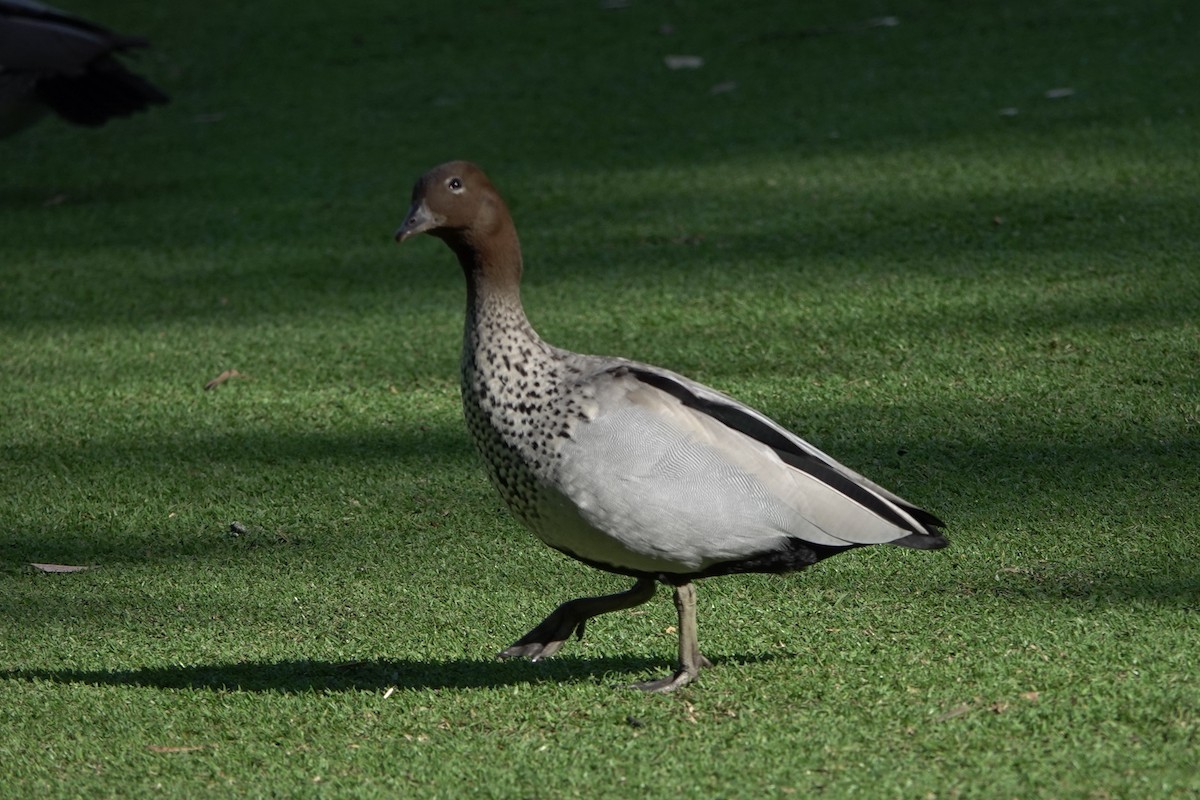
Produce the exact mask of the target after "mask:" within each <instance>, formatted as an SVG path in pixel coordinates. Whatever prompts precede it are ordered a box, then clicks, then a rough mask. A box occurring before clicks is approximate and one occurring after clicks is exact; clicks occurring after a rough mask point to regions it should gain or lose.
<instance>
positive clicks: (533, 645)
mask: <svg viewBox="0 0 1200 800" xmlns="http://www.w3.org/2000/svg"><path fill="white" fill-rule="evenodd" d="M653 596H654V581H653V580H652V579H650V578H638V580H637V583H635V584H634V585H633V588H631V589H629V590H628V591H625V592H617V593H616V594H606V595H603V596H601V597H580V598H579V599H578V600H571V601H569V602H566V603H563V604H562V605H561V606H559V607H558V608H556V609H554V611H553V612H552V613H551V614H550V616H548V617H546V618H545V619H544V620H542V621H541V623H540V624H539V625H538V626H537V627H536V628H534V629H533V630H531V631H530V632H529V633H527V634H525V635H524V636H522V637H521V638H520V639H517V641H515V642H513V643H512V644H511V645H510V646H509V647H508V648H507V649H505V650H502V651H501V652H499V653H497V654H496V655H497V657H498V658H528V659H529V660H531V661H537V660H538V659H542V658H549V657H550V656H552V655H554V654H555V653H557V652H558V649H559V648H560V647H562V646H563V643H564V642H565V641H567V639H570V638H571V634H572V633H574V634H576V635H577V636H579V638H581V639H582V638H583V628H584V626H585V625H586V624H587V621H588V620H589V619H591V618H592V617H595V616H598V615H600V614H607V613H608V612H610V611H621V610H622V609H626V608H633V607H634V606H640V605H641V604H642V603H645V602H646V601H647V600H649V599H650V598H651V597H653ZM693 617H694V614H693Z"/></svg>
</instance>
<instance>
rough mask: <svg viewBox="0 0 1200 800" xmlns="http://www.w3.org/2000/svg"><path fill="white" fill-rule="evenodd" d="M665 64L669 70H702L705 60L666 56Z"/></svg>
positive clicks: (698, 57) (692, 57) (695, 57)
mask: <svg viewBox="0 0 1200 800" xmlns="http://www.w3.org/2000/svg"><path fill="white" fill-rule="evenodd" d="M663 63H664V64H666V65H667V69H700V68H701V67H703V66H704V59H703V58H701V57H700V56H664V57H663Z"/></svg>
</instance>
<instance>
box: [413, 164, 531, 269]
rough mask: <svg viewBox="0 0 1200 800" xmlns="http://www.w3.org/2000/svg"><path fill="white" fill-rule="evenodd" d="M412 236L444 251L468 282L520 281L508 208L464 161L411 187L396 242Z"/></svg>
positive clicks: (481, 175)
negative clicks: (433, 241)
mask: <svg viewBox="0 0 1200 800" xmlns="http://www.w3.org/2000/svg"><path fill="white" fill-rule="evenodd" d="M418 233H428V234H430V235H431V236H436V237H437V238H439V239H441V240H442V241H444V242H445V243H446V244H447V245H449V246H450V249H452V250H453V251H454V252H455V254H456V255H457V256H458V260H459V262H460V263H461V264H462V265H463V268H464V269H465V270H466V271H467V273H468V277H480V276H481V275H486V276H487V277H491V278H501V277H502V276H506V277H508V278H510V279H514V278H515V279H516V280H519V279H520V275H521V248H520V245H519V244H518V242H517V232H516V229H515V228H514V227H513V222H512V217H511V216H510V215H509V213H508V207H507V206H506V205H505V204H504V200H503V199H502V198H501V197H500V193H499V192H498V191H496V187H495V186H493V185H492V182H491V181H489V180H488V177H487V175H485V174H484V173H483V170H481V169H480V168H479V167H477V166H475V165H474V164H472V163H471V162H469V161H450V162H447V163H445V164H442V165H441V166H437V167H434V168H433V169H431V170H429V172H426V173H425V174H424V175H422V176H421V178H420V180H418V181H417V183H416V185H415V186H414V187H413V191H412V206H411V207H410V208H409V209H408V216H406V217H405V218H404V223H403V224H402V225H401V226H400V227H399V228H398V229H397V230H396V241H397V242H403V241H405V240H406V239H409V238H411V237H413V236H416V235H417V234H418Z"/></svg>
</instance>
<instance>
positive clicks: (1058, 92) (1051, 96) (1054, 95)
mask: <svg viewBox="0 0 1200 800" xmlns="http://www.w3.org/2000/svg"><path fill="white" fill-rule="evenodd" d="M1073 94H1075V90H1074V89H1072V88H1071V87H1070V86H1060V87H1058V88H1056V89H1047V90H1046V99H1047V100H1058V99H1060V98H1063V97H1070V96H1071V95H1073Z"/></svg>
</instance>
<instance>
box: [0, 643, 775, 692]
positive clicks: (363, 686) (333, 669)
mask: <svg viewBox="0 0 1200 800" xmlns="http://www.w3.org/2000/svg"><path fill="white" fill-rule="evenodd" d="M776 657H778V656H776V655H775V654H771V653H767V654H763V655H756V656H745V655H742V656H735V657H731V658H729V659H722V660H725V661H728V662H730V663H755V662H760V661H766V660H770V659H773V658H776ZM670 669H671V668H670V666H669V665H667V664H666V663H664V661H663V660H662V659H652V658H633V657H609V658H580V657H577V656H561V657H557V658H554V659H550V660H547V661H539V662H538V663H536V664H534V663H530V662H528V661H499V660H491V659H464V658H460V659H445V660H440V661H439V660H416V659H396V660H376V661H351V662H340V663H338V662H331V661H247V662H241V663H232V664H193V665H190V666H185V665H168V666H161V667H140V668H137V669H128V670H78V669H61V670H39V669H30V670H23V669H11V670H4V671H0V680H18V681H19V680H24V681H48V682H51V683H63V684H71V683H78V684H87V685H92V686H134V687H142V688H154V689H207V690H211V691H225V692H229V691H236V692H278V693H281V694H304V693H308V692H374V691H385V690H387V689H389V688H393V687H394V688H397V689H496V688H500V687H503V686H515V685H519V684H538V683H601V684H612V685H614V686H628V685H630V684H632V683H634V682H636V681H639V680H643V679H646V678H649V677H658V676H659V675H660V674H665V673H667V672H669V671H670Z"/></svg>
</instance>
